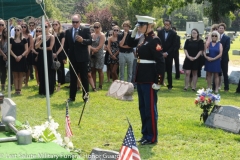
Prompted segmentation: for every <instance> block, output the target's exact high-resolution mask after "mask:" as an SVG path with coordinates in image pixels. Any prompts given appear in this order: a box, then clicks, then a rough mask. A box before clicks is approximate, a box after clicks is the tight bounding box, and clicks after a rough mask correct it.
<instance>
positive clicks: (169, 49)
mask: <svg viewBox="0 0 240 160" xmlns="http://www.w3.org/2000/svg"><path fill="white" fill-rule="evenodd" d="M158 37H159V38H160V39H161V41H162V48H163V56H164V58H165V64H166V68H165V69H166V70H165V71H166V72H167V80H168V90H171V89H172V87H173V86H172V64H173V56H174V50H175V44H176V43H175V42H176V33H175V32H174V31H173V30H171V21H170V20H168V19H166V20H164V28H163V29H162V30H160V31H158Z"/></svg>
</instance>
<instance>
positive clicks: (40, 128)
mask: <svg viewBox="0 0 240 160" xmlns="http://www.w3.org/2000/svg"><path fill="white" fill-rule="evenodd" d="M58 126H59V124H58V123H57V122H55V121H54V120H53V119H52V118H50V121H46V122H45V123H43V124H42V125H37V126H34V127H31V126H30V125H29V123H28V122H25V123H24V124H21V125H20V127H21V128H22V129H26V130H28V131H30V132H31V134H32V138H33V141H34V142H55V143H57V144H58V145H60V146H62V147H64V148H65V149H67V150H69V151H72V152H76V151H75V150H74V146H73V143H72V142H71V140H70V138H69V137H64V138H62V137H61V134H60V133H58V131H57V129H58Z"/></svg>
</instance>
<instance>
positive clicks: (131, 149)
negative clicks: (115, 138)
mask: <svg viewBox="0 0 240 160" xmlns="http://www.w3.org/2000/svg"><path fill="white" fill-rule="evenodd" d="M118 160H141V158H140V154H139V151H138V148H137V145H136V140H135V137H134V134H133V130H132V126H131V125H129V127H128V130H127V133H126V136H125V138H124V140H123V145H122V147H121V150H120V153H119V158H118Z"/></svg>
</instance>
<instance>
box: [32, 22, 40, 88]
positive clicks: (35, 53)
mask: <svg viewBox="0 0 240 160" xmlns="http://www.w3.org/2000/svg"><path fill="white" fill-rule="evenodd" d="M40 35H42V28H41V27H40V26H37V27H36V33H35V35H34V38H33V43H34V45H33V46H34V47H33V49H32V65H33V67H34V71H35V77H36V81H37V85H38V86H39V78H38V67H37V59H38V53H39V52H40V49H39V48H38V49H36V48H35V44H36V41H37V37H38V36H40Z"/></svg>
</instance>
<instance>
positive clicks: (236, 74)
mask: <svg viewBox="0 0 240 160" xmlns="http://www.w3.org/2000/svg"><path fill="white" fill-rule="evenodd" d="M239 79H240V71H232V72H231V74H230V75H229V83H232V84H238V82H239Z"/></svg>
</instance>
